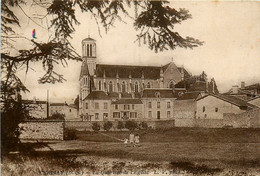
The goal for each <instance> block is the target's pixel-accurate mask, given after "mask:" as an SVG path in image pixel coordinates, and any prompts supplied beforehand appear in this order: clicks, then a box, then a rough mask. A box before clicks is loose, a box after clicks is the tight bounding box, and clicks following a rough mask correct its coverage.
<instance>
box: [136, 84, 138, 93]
mask: <svg viewBox="0 0 260 176" xmlns="http://www.w3.org/2000/svg"><path fill="white" fill-rule="evenodd" d="M135 92H138V82H135Z"/></svg>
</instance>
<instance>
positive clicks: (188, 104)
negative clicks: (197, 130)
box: [173, 100, 197, 119]
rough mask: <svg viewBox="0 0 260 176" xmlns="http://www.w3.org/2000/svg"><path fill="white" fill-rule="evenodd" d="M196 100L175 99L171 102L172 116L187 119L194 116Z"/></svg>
mask: <svg viewBox="0 0 260 176" xmlns="http://www.w3.org/2000/svg"><path fill="white" fill-rule="evenodd" d="M196 103H197V102H196V101H194V100H176V101H174V104H173V112H174V118H176V119H182V118H184V119H188V118H192V119H193V118H194V117H195V111H196Z"/></svg>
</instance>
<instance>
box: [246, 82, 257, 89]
mask: <svg viewBox="0 0 260 176" xmlns="http://www.w3.org/2000/svg"><path fill="white" fill-rule="evenodd" d="M245 89H246V90H255V89H258V90H260V83H256V84H252V85H249V86H245Z"/></svg>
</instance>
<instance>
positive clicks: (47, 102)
mask: <svg viewBox="0 0 260 176" xmlns="http://www.w3.org/2000/svg"><path fill="white" fill-rule="evenodd" d="M48 118H49V89H47V119H48Z"/></svg>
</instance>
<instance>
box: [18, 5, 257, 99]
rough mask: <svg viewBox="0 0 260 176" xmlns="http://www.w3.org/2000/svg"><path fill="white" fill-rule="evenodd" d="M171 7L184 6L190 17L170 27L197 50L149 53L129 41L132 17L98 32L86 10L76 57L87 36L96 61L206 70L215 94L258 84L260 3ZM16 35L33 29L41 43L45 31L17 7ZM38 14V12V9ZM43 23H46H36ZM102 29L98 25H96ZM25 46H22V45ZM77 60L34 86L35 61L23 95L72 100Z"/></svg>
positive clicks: (75, 37) (75, 91)
mask: <svg viewBox="0 0 260 176" xmlns="http://www.w3.org/2000/svg"><path fill="white" fill-rule="evenodd" d="M170 5H171V6H172V7H175V8H177V9H178V8H186V9H188V10H189V11H190V13H191V14H192V17H193V18H192V19H189V20H187V21H184V22H183V23H182V24H180V25H177V26H176V30H177V31H178V32H179V33H180V34H181V35H182V36H191V37H194V38H197V39H199V40H201V41H204V42H205V44H204V45H203V46H200V47H198V48H194V49H193V50H191V49H182V48H178V49H176V50H173V51H167V52H161V53H154V51H151V50H149V49H148V48H147V46H146V45H143V44H141V46H138V43H134V41H135V40H136V34H137V33H136V31H135V30H134V28H133V23H132V22H133V21H132V20H130V19H129V18H127V17H123V19H124V20H125V21H126V22H127V24H124V23H116V24H115V28H111V29H110V31H109V32H108V33H105V32H104V30H102V29H101V35H102V37H101V36H100V35H99V33H98V30H97V29H98V28H97V25H96V22H95V20H94V19H93V18H91V17H90V16H89V15H88V14H86V13H84V14H82V13H81V12H80V11H77V17H78V20H79V21H80V23H81V24H80V25H79V26H76V32H75V33H74V34H73V35H72V39H71V43H72V45H73V47H74V48H75V49H76V51H77V52H78V53H79V54H80V55H81V53H82V51H81V41H82V40H83V39H84V38H87V37H88V35H90V37H92V38H94V39H96V40H97V62H98V63H107V64H132V65H159V66H160V65H164V64H167V63H169V62H170V61H171V58H173V61H174V62H175V63H176V65H177V66H181V65H184V67H185V68H186V69H187V70H188V71H189V72H191V73H192V74H193V75H196V74H200V73H201V72H202V71H206V73H207V74H208V77H209V78H212V77H214V78H215V80H216V82H217V85H218V88H219V90H220V91H221V92H225V91H227V90H228V89H229V88H231V87H232V85H236V84H237V85H240V82H241V81H245V82H246V84H247V85H248V84H251V83H256V82H258V83H259V82H260V23H259V21H260V3H259V2H171V4H170ZM25 10H26V12H28V13H31V14H34V13H36V12H39V11H40V12H41V11H42V10H41V9H39V8H37V9H36V8H32V7H30V8H29V7H28V8H25ZM17 12H18V13H19V14H20V15H19V16H20V17H21V18H20V19H21V25H22V30H21V31H22V33H23V34H24V35H26V36H27V37H28V38H31V33H32V29H36V36H37V38H38V39H37V41H39V42H40V41H46V40H47V39H48V36H50V35H51V33H48V31H47V30H45V29H43V28H41V27H39V26H38V25H36V24H35V23H33V22H31V21H30V20H28V19H27V18H26V17H25V16H24V15H23V14H22V13H21V12H20V11H19V10H17ZM43 13H44V11H43ZM39 23H40V24H42V25H46V21H39ZM101 28H102V26H101ZM26 45H27V44H26V42H25V41H18V42H17V46H18V47H19V48H23V47H26ZM29 45H30V44H28V45H27V47H28V46H29ZM80 65H81V63H77V62H69V66H68V67H66V68H63V67H59V68H58V71H59V73H62V74H64V76H65V78H66V79H67V81H66V82H64V83H58V84H54V85H53V84H46V85H40V84H38V83H37V79H38V78H39V77H40V76H41V75H43V73H44V72H43V70H42V69H41V68H40V64H35V65H34V66H33V68H35V71H33V70H30V71H29V74H28V75H27V76H25V74H24V73H21V79H22V81H23V82H24V83H25V85H26V86H28V88H29V90H30V93H27V94H26V95H24V98H33V97H36V98H39V99H41V100H45V99H46V92H47V89H49V91H50V98H51V100H52V101H58V102H63V101H67V102H72V101H73V99H74V98H75V97H76V96H77V94H78V93H79V82H78V78H79V72H80Z"/></svg>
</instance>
